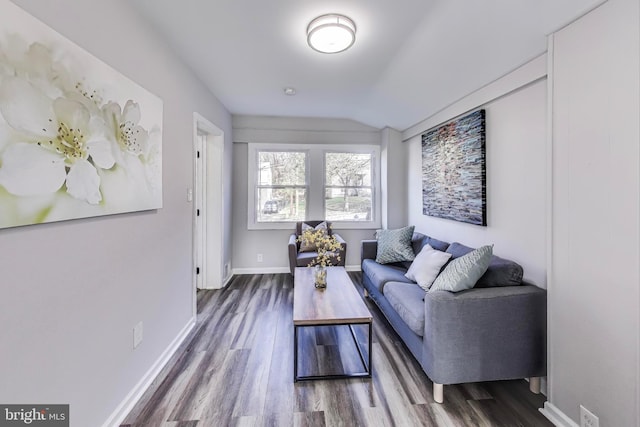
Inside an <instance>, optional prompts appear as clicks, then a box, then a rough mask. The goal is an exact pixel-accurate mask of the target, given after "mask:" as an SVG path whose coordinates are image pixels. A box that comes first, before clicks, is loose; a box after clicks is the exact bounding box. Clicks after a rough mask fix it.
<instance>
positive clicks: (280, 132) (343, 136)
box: [233, 116, 403, 273]
mask: <svg viewBox="0 0 640 427" xmlns="http://www.w3.org/2000/svg"><path fill="white" fill-rule="evenodd" d="M380 138H381V137H380V130H378V129H376V128H372V127H370V126H366V125H363V124H360V123H357V122H354V121H352V120H344V119H317V118H298V117H295V118H294V117H256V116H233V139H234V144H233V156H234V157H233V213H234V220H233V241H234V249H233V268H234V272H236V273H248V272H287V271H289V257H288V252H287V243H288V241H289V236H290V235H291V233H292V232H293V227H292V228H291V229H290V230H289V229H287V230H248V229H247V201H248V196H247V188H248V187H247V186H248V182H247V172H248V170H247V167H248V165H247V163H248V151H247V150H248V146H247V143H249V142H255V143H285V144H287V143H289V144H295V143H304V144H344V145H354V144H372V145H378V146H379V145H380ZM400 209H403V208H402V207H401V208H400ZM311 219H315V218H311ZM318 219H321V218H318ZM336 231H337V232H338V233H339V234H340V236H342V237H343V238H344V239H345V240H346V241H347V256H346V265H347V267H350V266H351V267H352V268H359V266H360V242H361V241H362V240H364V239H373V236H374V231H375V229H359V230H354V229H342V228H338V227H336ZM257 254H263V262H258V261H257Z"/></svg>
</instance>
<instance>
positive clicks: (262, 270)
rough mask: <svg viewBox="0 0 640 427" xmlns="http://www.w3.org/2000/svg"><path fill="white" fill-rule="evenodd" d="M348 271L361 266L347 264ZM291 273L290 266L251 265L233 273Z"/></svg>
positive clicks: (237, 269) (358, 269)
mask: <svg viewBox="0 0 640 427" xmlns="http://www.w3.org/2000/svg"><path fill="white" fill-rule="evenodd" d="M344 268H345V270H347V271H360V266H359V265H358V264H356V265H347V266H345V267H344ZM278 273H289V267H257V268H255V267H250V268H234V269H233V274H234V275H236V274H278Z"/></svg>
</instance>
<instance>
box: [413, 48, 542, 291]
mask: <svg viewBox="0 0 640 427" xmlns="http://www.w3.org/2000/svg"><path fill="white" fill-rule="evenodd" d="M545 73H546V70H545V61H544V58H537V59H536V60H534V61H532V62H531V63H528V64H526V65H525V66H523V67H522V68H521V69H519V70H516V71H514V72H513V73H511V74H510V75H507V76H505V77H504V78H502V79H500V80H498V81H496V82H494V83H492V84H491V85H489V86H487V87H485V88H483V89H482V90H481V91H478V92H476V93H473V94H471V95H469V96H468V97H466V98H464V99H462V100H460V101H459V102H457V103H456V104H454V105H452V106H450V107H448V108H447V109H446V110H444V111H442V112H440V113H438V114H437V115H436V116H434V117H431V118H429V119H427V120H425V121H424V122H422V123H421V124H420V125H418V126H415V127H413V128H411V129H409V130H407V131H405V137H410V138H409V139H408V141H407V142H406V144H408V155H407V156H408V168H407V170H408V188H409V195H408V201H409V203H408V206H409V211H408V217H409V224H414V225H415V226H416V231H420V232H422V233H425V234H427V235H429V236H432V237H435V238H438V239H441V240H445V241H448V242H453V241H458V242H460V243H463V244H465V245H467V246H471V247H478V246H481V245H485V244H491V243H493V244H494V245H495V246H494V253H495V254H497V255H499V256H502V257H506V258H509V259H513V260H515V261H517V262H518V263H520V264H521V265H522V266H523V268H524V276H525V279H527V280H528V281H530V282H532V283H534V284H536V285H538V286H540V287H543V288H544V287H546V268H545V264H546V248H545V245H546V243H545V233H546V221H545V216H546V208H545V206H546V202H545V197H546V181H545V177H546V169H545V164H546V125H545V123H546V111H547V110H546V80H545V79H544V77H543V76H544V75H545ZM479 108H484V109H485V110H486V132H487V133H486V167H487V224H488V225H487V227H482V226H476V225H471V224H465V223H461V222H455V221H451V220H445V219H440V218H435V217H430V216H426V215H423V214H422V172H421V166H422V151H421V143H422V141H421V133H422V132H423V131H425V130H427V129H429V128H432V127H434V126H436V125H438V124H440V123H443V122H446V121H448V120H450V119H452V118H454V117H456V116H458V115H460V114H462V113H464V112H467V111H469V110H475V109H479Z"/></svg>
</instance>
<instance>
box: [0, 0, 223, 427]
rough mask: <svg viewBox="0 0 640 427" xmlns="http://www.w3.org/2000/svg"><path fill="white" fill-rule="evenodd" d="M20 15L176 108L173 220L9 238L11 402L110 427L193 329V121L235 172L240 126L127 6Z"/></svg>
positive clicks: (31, 5) (6, 234) (6, 396)
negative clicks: (63, 411) (211, 128)
mask: <svg viewBox="0 0 640 427" xmlns="http://www.w3.org/2000/svg"><path fill="white" fill-rule="evenodd" d="M3 1H4V0H3ZM16 3H17V4H19V5H21V6H22V7H23V8H25V9H26V10H27V11H29V12H30V13H31V14H33V15H35V16H36V17H37V18H39V19H41V20H43V21H44V22H45V23H47V24H48V25H50V26H51V27H53V28H54V29H56V30H57V31H59V32H60V33H62V34H63V35H64V36H65V37H67V38H69V39H71V40H72V41H74V42H76V43H77V44H79V45H80V46H82V47H83V48H84V49H86V50H88V51H89V52H90V53H92V54H93V55H94V56H96V57H98V58H100V59H101V60H103V61H104V62H106V63H107V64H109V65H111V66H112V67H114V68H115V69H117V70H118V71H120V72H121V73H123V74H124V75H126V76H127V77H129V78H131V79H132V80H133V81H135V82H137V83H138V84H140V85H142V86H144V87H145V88H146V89H148V90H149V91H151V92H153V93H154V94H156V95H158V96H159V97H161V98H162V99H163V101H164V129H163V131H164V133H163V159H164V162H163V187H164V189H163V195H164V207H163V208H162V209H159V210H157V211H149V212H140V213H133V214H123V215H114V216H106V217H100V218H91V219H84V220H74V221H66V222H60V223H53V224H44V225H35V226H28V227H20V228H13V229H5V230H0V253H1V254H2V257H0V271H2V285H1V288H0V289H1V290H0V325H2V328H0V342H1V343H2V344H1V350H0V378H1V380H0V383H1V385H0V402H2V403H69V404H70V405H71V425H72V426H99V425H101V424H103V423H104V422H105V421H106V420H107V419H108V418H109V417H110V415H111V414H112V413H113V412H114V410H115V409H116V408H117V406H118V405H119V404H120V403H121V402H122V401H123V399H125V397H126V396H127V394H128V393H129V392H130V391H131V390H132V389H133V388H134V386H135V385H136V384H137V383H138V382H139V381H140V380H141V378H142V377H143V375H144V374H145V373H146V372H147V371H148V370H149V369H150V367H151V366H152V365H153V364H154V362H156V360H157V359H158V358H159V356H160V355H161V354H162V352H163V351H164V350H165V349H166V348H167V347H168V346H169V344H170V343H171V342H172V341H173V340H174V338H176V337H177V336H178V334H179V333H180V331H181V330H183V328H184V327H185V326H186V325H188V323H189V322H190V320H191V319H192V314H193V313H192V275H191V267H192V259H191V257H192V236H191V233H192V229H191V221H192V216H191V214H192V205H191V204H190V203H187V201H186V189H187V187H190V186H192V175H193V171H192V158H191V156H192V127H193V112H194V111H197V112H199V113H201V114H202V115H203V116H205V117H206V118H208V119H209V120H210V121H211V122H213V123H215V124H216V125H217V126H219V127H220V128H221V129H223V130H224V131H225V135H226V137H227V141H226V145H227V148H228V149H227V160H228V161H227V162H226V164H228V165H230V162H231V153H232V149H231V118H230V115H229V114H228V112H227V111H226V110H225V108H224V107H223V106H222V105H221V104H220V103H219V102H218V101H217V100H216V98H215V97H214V96H212V95H211V94H210V93H209V92H208V91H207V89H206V88H205V87H204V86H203V85H202V84H201V83H200V82H199V81H198V80H197V79H196V78H195V77H194V75H193V74H192V73H191V72H190V71H188V70H187V69H186V68H185V67H184V66H182V65H180V63H179V62H178V61H177V58H176V57H175V55H173V54H172V53H171V52H170V51H169V50H168V49H167V48H166V45H165V43H164V42H163V41H161V40H160V39H159V38H158V37H157V35H156V33H155V32H154V31H152V30H151V29H150V28H149V26H148V25H147V24H146V23H145V21H144V20H143V19H141V18H140V17H139V16H138V15H137V13H136V12H135V11H134V10H133V9H132V8H131V6H130V5H129V4H128V2H127V1H126V0H111V1H103V2H81V1H75V0H57V1H55V2H42V1H39V0H17V1H16ZM225 174H226V177H227V180H228V181H227V189H228V188H229V187H228V185H229V184H230V168H229V169H228V170H226V171H225ZM226 193H227V194H226V196H225V197H226V199H227V201H228V202H230V191H226ZM227 205H228V206H229V207H230V206H231V204H230V203H228V204H227ZM228 213H229V212H227V214H228ZM226 222H227V226H228V225H229V216H227V220H226ZM225 250H226V252H227V253H226V257H227V258H228V257H229V254H230V240H229V241H227V242H226V243H225ZM139 321H143V322H144V340H143V342H142V344H141V345H140V346H139V347H138V348H137V349H136V350H133V348H132V341H133V338H132V337H133V332H132V330H133V327H134V325H135V324H136V323H137V322H139Z"/></svg>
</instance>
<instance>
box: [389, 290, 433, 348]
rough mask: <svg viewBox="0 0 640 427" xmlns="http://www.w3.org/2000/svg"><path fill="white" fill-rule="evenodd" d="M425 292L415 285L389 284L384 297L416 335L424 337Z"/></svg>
mask: <svg viewBox="0 0 640 427" xmlns="http://www.w3.org/2000/svg"><path fill="white" fill-rule="evenodd" d="M425 293H426V292H425V291H424V290H423V289H422V288H421V287H420V286H418V285H416V284H415V283H400V282H388V283H387V284H386V285H385V288H384V296H385V297H386V298H387V301H389V304H391V307H393V309H394V310H395V311H396V312H397V313H398V315H399V316H400V317H401V318H402V320H404V322H405V323H406V324H407V326H408V327H409V329H411V330H412V331H413V332H415V333H416V335H419V336H423V335H424V301H423V300H424V295H425Z"/></svg>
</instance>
